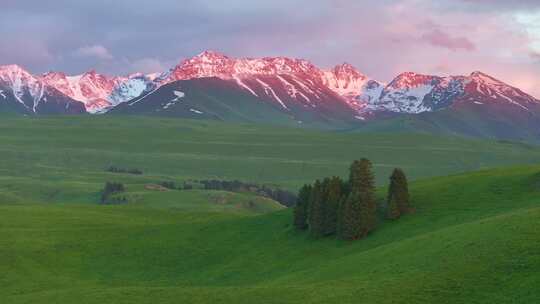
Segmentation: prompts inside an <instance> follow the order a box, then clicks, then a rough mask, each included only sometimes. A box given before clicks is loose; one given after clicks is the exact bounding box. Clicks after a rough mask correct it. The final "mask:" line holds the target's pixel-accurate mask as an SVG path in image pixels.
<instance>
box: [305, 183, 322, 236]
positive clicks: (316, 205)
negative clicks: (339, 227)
mask: <svg viewBox="0 0 540 304" xmlns="http://www.w3.org/2000/svg"><path fill="white" fill-rule="evenodd" d="M323 200H324V189H323V184H322V183H321V181H319V180H317V181H315V183H314V184H313V188H312V190H311V195H310V198H309V214H308V221H309V231H310V233H311V235H313V236H315V237H320V236H323V233H324V212H325V210H324V201H323Z"/></svg>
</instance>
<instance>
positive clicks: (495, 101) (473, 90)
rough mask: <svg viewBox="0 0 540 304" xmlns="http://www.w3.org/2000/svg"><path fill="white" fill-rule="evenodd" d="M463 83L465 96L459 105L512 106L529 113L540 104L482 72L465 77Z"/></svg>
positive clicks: (458, 101) (459, 101)
mask: <svg viewBox="0 0 540 304" xmlns="http://www.w3.org/2000/svg"><path fill="white" fill-rule="evenodd" d="M463 82H464V90H463V95H462V96H461V97H460V98H459V100H457V102H456V104H458V105H459V104H464V103H473V104H476V105H479V106H481V105H482V106H485V105H486V104H490V105H492V106H493V105H494V106H497V105H499V106H504V105H510V106H512V107H517V108H518V109H520V110H524V111H529V110H530V107H531V106H533V105H539V104H540V100H538V99H536V98H534V97H532V96H531V95H528V94H526V93H524V92H523V91H521V90H520V89H517V88H515V87H513V86H511V85H509V84H506V83H504V82H502V81H500V80H498V79H496V78H494V77H492V76H490V75H487V74H484V73H482V72H473V73H472V74H471V75H470V76H468V77H463Z"/></svg>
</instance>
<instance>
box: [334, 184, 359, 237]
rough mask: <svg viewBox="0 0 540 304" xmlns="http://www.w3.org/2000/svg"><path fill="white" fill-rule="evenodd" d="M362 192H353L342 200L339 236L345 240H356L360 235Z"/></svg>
mask: <svg viewBox="0 0 540 304" xmlns="http://www.w3.org/2000/svg"><path fill="white" fill-rule="evenodd" d="M359 203H360V193H359V192H358V191H353V192H351V193H350V194H349V195H348V196H347V198H346V199H344V200H343V201H342V204H341V208H340V213H341V219H340V223H339V237H340V238H341V239H343V240H349V241H351V240H356V239H358V238H359V237H360V204H359Z"/></svg>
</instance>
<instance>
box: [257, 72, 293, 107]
mask: <svg viewBox="0 0 540 304" xmlns="http://www.w3.org/2000/svg"><path fill="white" fill-rule="evenodd" d="M256 80H257V82H258V83H259V84H261V85H262V86H263V88H264V92H265V93H266V95H268V92H270V93H271V94H272V96H274V98H275V99H276V100H277V101H278V102H279V103H280V104H281V106H282V107H283V108H285V109H287V110H288V109H289V108H287V106H286V105H285V103H284V102H283V101H282V100H281V99H280V98H279V97H278V96H277V95H276V92H274V89H272V87H271V86H270V85H268V84H267V83H265V82H264V81H262V80H260V79H259V78H257V79H256Z"/></svg>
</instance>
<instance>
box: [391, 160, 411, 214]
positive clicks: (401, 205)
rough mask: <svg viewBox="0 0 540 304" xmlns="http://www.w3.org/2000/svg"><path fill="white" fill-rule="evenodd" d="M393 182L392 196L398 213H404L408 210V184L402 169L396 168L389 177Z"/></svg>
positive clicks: (409, 207)
mask: <svg viewBox="0 0 540 304" xmlns="http://www.w3.org/2000/svg"><path fill="white" fill-rule="evenodd" d="M390 179H391V183H393V184H394V189H393V196H394V197H395V200H396V203H397V206H398V209H399V212H400V214H406V213H408V212H409V211H410V209H411V206H410V197H409V184H408V182H407V177H406V176H405V172H403V170H401V169H399V168H396V169H394V172H392V176H391V177H390Z"/></svg>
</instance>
